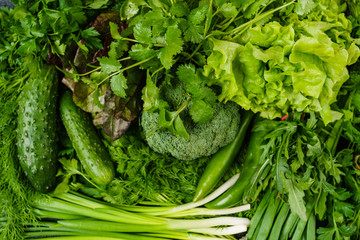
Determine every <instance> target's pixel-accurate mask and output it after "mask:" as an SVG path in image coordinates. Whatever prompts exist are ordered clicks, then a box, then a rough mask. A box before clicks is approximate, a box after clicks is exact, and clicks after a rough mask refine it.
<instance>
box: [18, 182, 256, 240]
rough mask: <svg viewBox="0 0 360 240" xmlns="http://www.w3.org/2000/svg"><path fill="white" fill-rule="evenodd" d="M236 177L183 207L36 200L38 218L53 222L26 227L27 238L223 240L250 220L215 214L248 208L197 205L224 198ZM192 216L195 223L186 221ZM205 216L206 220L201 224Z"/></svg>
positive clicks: (64, 197)
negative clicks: (216, 208)
mask: <svg viewBox="0 0 360 240" xmlns="http://www.w3.org/2000/svg"><path fill="white" fill-rule="evenodd" d="M237 178H238V175H235V176H233V177H232V178H231V179H230V180H229V181H227V182H226V183H225V184H223V185H222V186H221V187H220V188H219V189H217V190H216V191H214V192H213V193H212V194H210V195H209V196H208V197H207V198H206V199H204V201H202V202H195V203H190V204H184V205H168V206H161V205H159V206H146V205H145V206H132V207H128V206H123V205H111V204H107V203H104V202H100V201H97V200H95V199H92V198H89V197H87V196H85V195H82V194H79V193H74V192H70V193H64V194H60V195H57V196H47V197H45V198H44V197H42V198H38V199H37V200H36V201H34V203H33V204H32V206H33V211H34V212H35V214H36V215H37V216H38V217H39V218H44V219H47V220H53V221H55V223H54V222H53V223H51V222H46V221H40V222H39V225H38V226H25V231H26V232H25V233H24V236H25V237H39V236H44V235H45V236H54V237H55V236H59V237H61V236H66V235H68V236H73V238H69V239H78V238H76V236H93V237H99V239H101V237H113V238H114V239H158V238H160V239H192V238H193V237H196V239H224V238H226V235H233V234H237V233H242V232H244V231H246V229H247V227H248V225H249V219H246V218H241V217H231V216H228V217H225V216H222V217H216V216H215V217H214V215H226V214H231V213H239V212H241V211H245V210H248V209H249V205H247V206H243V207H242V208H236V209H222V210H221V211H219V212H218V213H213V212H211V211H206V209H201V208H199V206H201V205H203V204H204V203H206V202H207V201H209V200H211V199H214V198H216V197H218V196H219V195H221V194H222V193H223V192H224V191H226V189H228V188H229V187H230V186H231V185H232V184H233V183H234V182H235V181H236V179H237ZM144 204H146V202H144ZM151 204H154V203H151ZM228 210H231V211H230V212H229V211H228ZM222 211H223V212H222ZM196 212H199V213H200V215H199V217H200V219H199V218H197V217H196V214H195V215H194V214H193V213H196ZM171 214H173V216H171ZM174 214H175V215H174ZM188 216H191V219H187V217H188ZM203 216H207V218H206V219H202V218H203ZM217 226H222V228H218V227H217ZM129 233H131V234H129ZM211 235H215V236H211ZM135 237H138V238H135ZM44 239H51V238H49V237H45V238H44Z"/></svg>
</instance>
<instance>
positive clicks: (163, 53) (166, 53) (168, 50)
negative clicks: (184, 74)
mask: <svg viewBox="0 0 360 240" xmlns="http://www.w3.org/2000/svg"><path fill="white" fill-rule="evenodd" d="M165 41H166V46H165V47H163V48H161V49H160V50H159V55H158V57H159V59H160V61H161V63H162V65H163V66H164V67H165V69H169V68H170V67H171V66H172V65H173V57H174V56H175V55H176V54H178V53H180V52H181V51H182V46H183V44H184V41H183V40H182V38H181V31H180V30H179V28H178V26H176V25H174V26H170V27H168V28H167V30H166V34H165Z"/></svg>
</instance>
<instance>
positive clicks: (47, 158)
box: [17, 66, 58, 193]
mask: <svg viewBox="0 0 360 240" xmlns="http://www.w3.org/2000/svg"><path fill="white" fill-rule="evenodd" d="M39 71H40V74H39V76H34V77H30V79H29V81H28V82H27V83H26V85H25V86H24V90H23V91H22V92H21V94H20V96H19V112H18V127H17V153H18V158H19V162H20V165H21V167H22V169H23V170H24V172H25V175H26V176H27V178H28V179H29V180H30V182H31V184H32V185H33V187H34V188H35V189H36V190H37V191H39V192H43V193H46V192H49V191H51V190H52V188H53V187H54V185H55V181H56V173H57V166H56V165H57V154H58V144H57V133H56V126H57V124H56V120H57V118H58V112H57V88H58V79H57V75H56V70H55V69H54V68H53V67H50V66H45V67H44V68H43V69H41V70H39Z"/></svg>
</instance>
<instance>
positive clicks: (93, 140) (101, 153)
mask: <svg viewBox="0 0 360 240" xmlns="http://www.w3.org/2000/svg"><path fill="white" fill-rule="evenodd" d="M60 115H61V119H62V121H63V124H64V126H65V128H66V131H67V133H68V135H69V137H70V140H71V142H72V144H73V146H74V149H75V151H76V154H77V157H78V158H79V160H80V162H81V165H82V166H83V167H84V169H85V172H86V173H88V174H89V176H90V177H91V179H92V180H93V181H94V182H95V183H97V184H99V185H107V184H109V183H110V182H111V180H112V179H113V178H114V175H115V170H114V165H113V162H112V160H111V157H110V155H109V153H108V152H107V149H106V148H105V146H104V144H103V143H102V141H101V140H100V138H99V135H98V133H97V130H96V128H95V127H94V125H93V123H92V121H91V117H90V115H88V113H86V112H84V111H82V110H81V109H80V108H78V107H77V106H76V105H75V104H74V102H73V100H72V94H71V93H70V92H65V93H64V94H63V95H62V97H61V99H60Z"/></svg>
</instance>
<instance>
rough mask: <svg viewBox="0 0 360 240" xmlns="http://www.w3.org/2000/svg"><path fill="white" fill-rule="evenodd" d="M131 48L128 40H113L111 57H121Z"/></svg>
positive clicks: (110, 51)
mask: <svg viewBox="0 0 360 240" xmlns="http://www.w3.org/2000/svg"><path fill="white" fill-rule="evenodd" d="M128 49H129V46H128V42H127V41H122V40H117V41H112V42H111V44H110V50H109V53H108V54H109V57H110V58H112V59H119V58H121V57H122V56H123V55H124V53H125V52H126V51H127V50H128Z"/></svg>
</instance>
